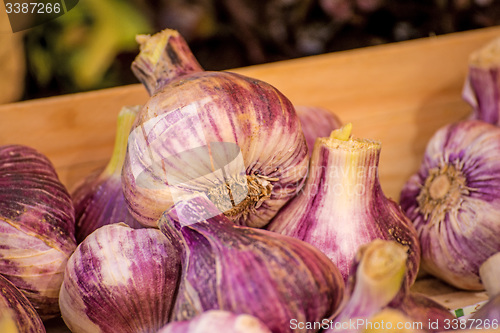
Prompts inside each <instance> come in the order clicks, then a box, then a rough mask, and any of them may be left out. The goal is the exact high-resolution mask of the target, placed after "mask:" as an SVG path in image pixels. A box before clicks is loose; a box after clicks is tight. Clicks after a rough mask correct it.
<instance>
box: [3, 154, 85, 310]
mask: <svg viewBox="0 0 500 333" xmlns="http://www.w3.org/2000/svg"><path fill="white" fill-rule="evenodd" d="M0 203H1V204H0V244H1V246H0V258H1V260H0V274H2V275H3V276H4V277H5V278H7V279H8V280H9V281H10V282H12V283H13V284H14V285H15V286H16V287H17V288H18V289H19V290H21V291H22V292H23V293H24V295H25V296H26V297H27V298H28V299H29V301H30V302H31V303H32V304H33V306H34V308H35V309H36V310H37V312H38V314H39V315H40V317H41V318H42V319H43V320H45V319H49V318H52V317H55V316H57V315H58V314H59V307H58V304H57V302H58V295H59V289H60V287H61V283H62V280H63V273H64V267H65V266H66V262H67V260H68V258H69V256H70V255H71V253H72V252H73V251H74V249H75V248H76V241H75V236H74V234H75V215H74V214H75V213H74V207H73V203H72V202H71V198H70V195H69V193H68V191H67V190H66V188H65V187H64V185H63V184H62V183H61V182H60V181H59V178H58V176H57V173H56V171H55V169H54V167H53V165H52V163H51V162H50V161H49V160H48V159H47V158H46V157H45V156H44V155H43V154H41V153H40V152H38V151H36V150H34V149H32V148H30V147H26V146H20V145H7V146H0Z"/></svg>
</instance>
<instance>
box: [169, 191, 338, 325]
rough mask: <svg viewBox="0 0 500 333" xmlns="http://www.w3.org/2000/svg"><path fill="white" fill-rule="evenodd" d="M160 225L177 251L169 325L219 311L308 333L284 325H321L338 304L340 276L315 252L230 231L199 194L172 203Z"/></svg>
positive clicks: (264, 235)
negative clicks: (175, 285)
mask: <svg viewBox="0 0 500 333" xmlns="http://www.w3.org/2000/svg"><path fill="white" fill-rule="evenodd" d="M217 214H218V215H217ZM206 216H209V218H206ZM159 227H160V230H161V231H162V232H163V233H164V234H165V235H166V236H167V237H168V238H169V239H170V240H171V242H172V243H174V244H179V246H180V252H181V253H182V276H181V280H180V285H179V290H178V293H177V299H176V302H175V306H174V309H173V311H172V317H171V320H174V321H177V320H189V319H191V318H193V317H195V316H197V315H199V314H201V313H202V312H204V311H207V310H213V309H220V310H226V311H231V312H233V313H235V314H243V313H245V314H249V315H252V316H254V317H256V318H258V319H259V320H261V321H262V323H264V324H265V325H266V326H267V327H268V328H269V329H270V330H271V332H283V333H285V332H313V331H311V330H307V329H306V328H303V329H300V328H296V329H292V327H291V325H290V321H291V320H292V319H297V320H299V321H302V322H308V321H309V322H312V321H320V320H322V319H324V318H327V317H329V316H330V315H332V314H333V312H334V311H335V310H336V309H337V307H338V306H339V304H340V302H341V299H342V296H343V293H344V282H343V279H342V276H341V275H340V272H339V271H338V269H337V268H336V267H335V266H334V265H333V263H332V262H331V261H330V260H329V259H328V258H327V257H326V256H325V255H324V254H322V253H321V252H320V251H319V250H317V249H315V248H314V247H312V246H310V245H309V244H307V243H305V242H302V241H300V240H297V239H294V238H290V237H286V236H282V235H278V234H275V233H271V232H269V231H266V230H262V229H256V228H248V227H242V226H237V225H235V224H234V223H232V222H231V221H230V220H229V219H228V218H227V217H225V216H224V215H223V214H221V212H220V211H219V210H218V209H217V208H216V207H215V206H214V205H213V204H212V203H211V202H210V201H209V200H208V198H206V197H204V196H203V195H200V196H198V197H194V198H192V199H191V200H190V201H188V202H186V201H182V202H179V203H177V204H176V205H175V206H174V207H173V208H172V209H171V210H169V211H167V212H165V214H164V215H163V216H162V218H161V219H160V220H159Z"/></svg>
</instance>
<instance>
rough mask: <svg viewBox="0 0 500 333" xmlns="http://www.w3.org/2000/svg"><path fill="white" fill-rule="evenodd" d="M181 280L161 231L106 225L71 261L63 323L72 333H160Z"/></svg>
mask: <svg viewBox="0 0 500 333" xmlns="http://www.w3.org/2000/svg"><path fill="white" fill-rule="evenodd" d="M179 275H180V261H179V256H178V253H177V251H176V249H175V247H174V246H173V245H172V244H171V243H170V241H169V240H168V239H167V238H166V237H165V236H164V235H163V234H162V233H161V232H160V231H159V230H158V229H152V228H149V229H132V228H130V227H129V226H127V225H126V224H123V223H115V224H109V225H105V226H103V227H100V228H99V229H97V230H96V231H94V232H93V233H92V234H90V235H89V236H88V237H87V238H85V240H84V241H83V242H82V243H80V245H78V247H77V249H76V250H75V252H74V253H73V255H72V256H71V258H70V259H69V261H68V265H67V266H66V272H65V274H64V282H63V284H62V287H61V294H60V299H59V305H60V308H61V314H62V318H63V320H64V322H65V323H66V325H67V326H68V327H69V329H70V330H71V331H72V332H73V333H79V332H81V333H83V332H102V333H105V332H108V333H112V332H113V333H114V332H121V333H127V332H130V333H135V332H150V333H155V332H157V331H158V330H159V329H160V328H161V327H163V326H164V325H165V324H166V323H167V322H168V316H169V314H170V311H171V308H172V304H173V301H174V297H175V293H176V290H177V284H178V279H179Z"/></svg>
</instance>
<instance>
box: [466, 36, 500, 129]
mask: <svg viewBox="0 0 500 333" xmlns="http://www.w3.org/2000/svg"><path fill="white" fill-rule="evenodd" d="M499 69H500V38H497V39H495V40H493V41H492V42H490V43H489V44H487V45H485V46H484V47H483V48H481V49H479V50H477V51H476V52H474V53H473V54H471V56H470V58H469V72H468V75H467V79H466V81H465V85H464V88H463V91H462V96H463V98H464V100H465V101H467V102H468V103H469V104H470V105H471V106H472V107H473V108H474V113H473V115H472V118H473V119H478V120H483V121H486V122H488V123H491V124H494V125H499V124H500V96H499V93H500V88H499V86H498V81H499V80H500V71H499Z"/></svg>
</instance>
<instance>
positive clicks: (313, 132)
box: [295, 105, 342, 156]
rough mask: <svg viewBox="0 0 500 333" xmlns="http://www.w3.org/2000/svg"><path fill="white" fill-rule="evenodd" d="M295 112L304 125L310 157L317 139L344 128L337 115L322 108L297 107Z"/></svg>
mask: <svg viewBox="0 0 500 333" xmlns="http://www.w3.org/2000/svg"><path fill="white" fill-rule="evenodd" d="M295 111H296V112H297V115H298V116H299V119H300V123H301V125H302V132H304V136H305V138H306V142H307V148H308V150H309V156H310V155H311V154H312V151H313V148H314V142H315V141H316V139H317V138H322V137H327V136H330V133H331V132H332V131H333V130H336V129H338V128H340V127H341V126H342V122H341V121H340V119H339V117H338V116H337V115H336V114H335V113H333V112H332V111H329V110H327V109H324V108H321V107H317V106H308V105H295Z"/></svg>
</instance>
